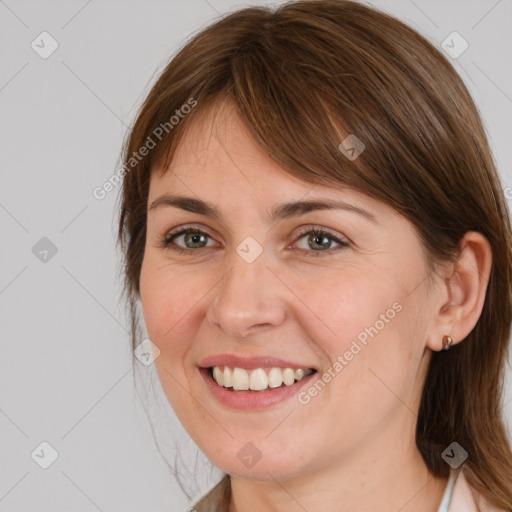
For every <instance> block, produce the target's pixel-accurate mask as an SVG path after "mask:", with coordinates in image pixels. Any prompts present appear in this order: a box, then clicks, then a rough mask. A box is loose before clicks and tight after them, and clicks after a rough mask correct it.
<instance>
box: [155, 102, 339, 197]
mask: <svg viewBox="0 0 512 512" xmlns="http://www.w3.org/2000/svg"><path fill="white" fill-rule="evenodd" d="M244 185H250V186H251V187H252V188H261V189H282V188H283V187H285V188H286V189H287V190H288V191H289V192H290V193H294V192H296V193H298V194H304V193H307V192H308V191H310V190H312V189H313V188H315V189H316V188H319V187H320V188H322V189H323V190H324V192H327V193H329V192H335V191H338V192H339V191H341V190H343V189H346V188H347V187H344V186H343V185H342V184H341V183H339V184H337V183H334V182H332V184H329V183H328V182H326V185H321V184H319V183H318V180H313V179H312V180H311V181H306V180H304V179H299V177H297V176H295V175H293V174H292V173H290V172H287V171H286V170H285V169H283V168H282V167H280V166H279V164H277V163H276V162H275V161H274V160H273V159H272V158H271V157H270V156H269V155H268V154H267V153H266V152H265V151H264V150H263V148H262V147H261V146H260V145H259V144H258V143H257V141H256V139H255V138H254V137H253V135H252V134H251V132H250V131H249V130H248V129H247V127H246V126H245V125H244V123H243V121H242V120H241V118H240V117H239V115H238V113H237V111H236V109H235V108H234V107H233V106H232V105H231V104H230V103H229V102H222V103H218V104H215V105H213V106H212V107H208V108H206V109H203V110H202V111H200V112H198V113H197V115H196V116H195V117H194V119H192V120H190V122H189V123H188V124H187V126H186V128H185V130H184V133H183V136H182V138H181V140H180V142H179V144H178V146H177V147H176V149H175V151H174V153H173V155H172V159H171V161H170V163H168V164H167V165H166V164H165V162H164V161H163V160H162V161H160V162H157V163H155V164H154V165H153V167H152V169H151V189H152V191H151V193H150V195H154V193H156V189H157V188H158V189H160V188H162V187H164V188H169V187H172V188H173V190H178V189H179V190H182V189H184V188H187V187H192V186H193V188H194V189H206V190H208V191H209V192H212V188H216V189H217V188H219V187H227V188H234V187H236V188H237V189H238V191H239V193H242V191H243V190H244V188H245V187H244Z"/></svg>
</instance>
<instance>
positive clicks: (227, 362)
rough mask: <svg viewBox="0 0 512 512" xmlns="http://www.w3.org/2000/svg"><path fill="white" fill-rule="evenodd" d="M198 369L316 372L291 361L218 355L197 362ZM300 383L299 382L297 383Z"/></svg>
mask: <svg viewBox="0 0 512 512" xmlns="http://www.w3.org/2000/svg"><path fill="white" fill-rule="evenodd" d="M198 366H199V367H200V368H209V367H211V366H229V367H230V368H243V369H244V370H255V369H256V368H293V369H294V370H298V369H299V368H304V369H308V368H311V369H313V370H317V371H318V369H317V368H314V367H313V366H309V365H308V364H299V363H293V362H291V361H284V360H283V359H277V358H275V357H267V356H261V357H240V356H235V355H234V354H218V355H215V356H210V357H207V358H205V359H203V360H202V361H200V362H199V364H198ZM299 382H301V381H299Z"/></svg>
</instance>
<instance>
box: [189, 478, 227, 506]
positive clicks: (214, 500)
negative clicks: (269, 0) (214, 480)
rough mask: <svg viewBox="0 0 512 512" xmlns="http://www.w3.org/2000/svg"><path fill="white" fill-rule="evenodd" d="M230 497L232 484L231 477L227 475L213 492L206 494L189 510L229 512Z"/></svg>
mask: <svg viewBox="0 0 512 512" xmlns="http://www.w3.org/2000/svg"><path fill="white" fill-rule="evenodd" d="M230 497H231V482H230V480H229V475H226V476H224V478H222V480H221V481H220V482H219V483H218V484H217V485H216V486H215V487H214V488H213V489H212V490H211V491H209V492H208V493H207V494H205V495H204V496H203V497H202V498H201V499H200V500H199V501H198V502H197V503H196V504H195V505H193V506H192V507H190V508H189V509H188V510H189V512H228V506H229V500H230Z"/></svg>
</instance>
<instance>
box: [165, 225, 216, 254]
mask: <svg viewBox="0 0 512 512" xmlns="http://www.w3.org/2000/svg"><path fill="white" fill-rule="evenodd" d="M180 238H181V239H182V241H183V243H184V244H185V247H182V246H180V245H177V244H176V242H175V241H176V240H179V239H180ZM208 238H211V237H210V235H209V234H208V233H206V232H205V231H203V230H201V229H198V228H195V227H191V226H185V227H184V228H182V229H180V230H179V231H175V232H171V233H168V234H167V235H166V236H165V237H164V238H163V239H162V240H160V247H163V248H164V249H165V248H169V249H172V250H173V251H176V252H178V253H183V252H189V251H194V250H195V249H203V248H205V247H207V245H206V243H207V239H208Z"/></svg>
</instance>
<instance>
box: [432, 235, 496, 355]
mask: <svg viewBox="0 0 512 512" xmlns="http://www.w3.org/2000/svg"><path fill="white" fill-rule="evenodd" d="M459 248H460V253H459V254H460V255H459V258H458V259H457V261H456V262H455V263H453V264H452V265H450V270H449V275H445V278H444V284H443V291H444V292H445V293H443V294H441V295H442V296H443V297H444V298H443V299H442V303H441V304H440V305H439V309H438V313H437V316H436V318H435V319H434V323H433V324H432V331H431V337H430V339H429V342H428V347H429V348H430V349H432V350H436V351H439V350H443V349H445V350H447V349H448V348H450V346H453V345H456V344H457V343H460V342H462V341H463V340H464V339H465V338H466V337H467V336H468V335H469V333H470V332H471V331H472V330H473V329H474V327H475V325H476V324H477V322H478V319H479V318H480V315H481V313H482V309H483V306H484V303H485V296H486V292H487V286H488V283H489V277H490V274H491V268H492V249H491V245H490V243H489V241H488V240H487V238H486V237H485V236H484V235H483V234H482V233H479V232H477V231H468V232H467V233H466V234H465V235H464V237H463V238H462V240H461V242H460V244H459ZM446 297H448V298H446ZM450 340H451V341H450Z"/></svg>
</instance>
